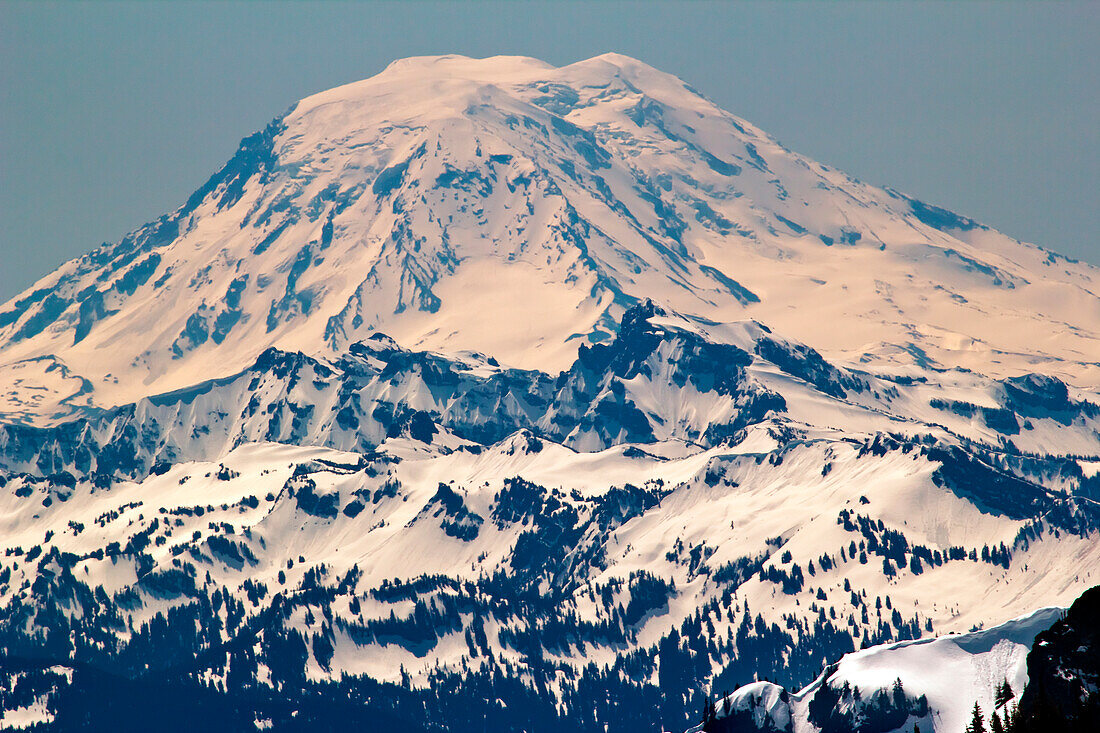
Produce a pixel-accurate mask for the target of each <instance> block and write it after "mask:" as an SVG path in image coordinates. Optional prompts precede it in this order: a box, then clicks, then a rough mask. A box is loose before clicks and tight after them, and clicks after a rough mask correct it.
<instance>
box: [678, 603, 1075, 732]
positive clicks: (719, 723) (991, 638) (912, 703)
mask: <svg viewBox="0 0 1100 733" xmlns="http://www.w3.org/2000/svg"><path fill="white" fill-rule="evenodd" d="M1064 612H1065V610H1064V609H1063V608H1044V609H1042V610H1039V611H1035V612H1033V613H1030V614H1028V615H1026V616H1022V617H1020V618H1017V619H1013V620H1011V621H1006V622H1005V623H1003V624H1000V625H998V626H995V627H993V628H990V629H986V630H983V631H975V632H970V633H965V634H951V635H947V636H941V637H935V638H931V639H923V640H920V641H904V642H900V643H896V644H884V645H881V646H875V647H871V648H868V649H863V650H861V651H858V652H853V653H851V654H847V655H845V656H844V657H843V658H842V659H841V660H840V661H839V662H838V663H837V664H833V665H831V666H830V667H828V669H826V670H825V672H824V673H822V675H821V676H820V677H819V678H818V679H817V680H815V681H814V682H813V683H812V684H810V685H808V686H807V687H806V688H804V689H803V690H801V691H799V692H798V693H795V694H791V693H788V692H787V691H786V690H784V689H783V688H782V687H779V686H778V685H774V684H772V683H769V682H756V683H753V684H750V685H746V686H744V687H742V688H740V689H738V690H737V691H735V692H733V693H732V694H730V695H729V696H727V697H724V698H722V699H721V700H719V701H718V702H717V703H716V704H715V722H714V723H712V724H711V725H710V726H709V728H708V730H710V731H715V732H717V731H725V730H743V731H748V730H785V731H789V733H818V732H819V731H821V730H823V729H826V730H835V729H838V726H844V725H846V726H847V727H848V728H849V729H851V730H857V729H858V730H860V731H864V732H865V733H872V732H873V733H893V731H911V730H913V727H914V726H919V727H920V729H921V730H925V731H934V732H935V733H963V731H964V730H965V729H966V727H967V726H968V725H969V723H970V716H971V711H972V709H973V706H974V703H977V704H978V705H979V707H980V708H981V709H982V710H983V711H984V714H985V715H986V716H987V717H988V716H989V715H991V714H992V713H993V712H994V711H997V713H998V715H999V717H1001V718H1002V719H1003V717H1004V713H1005V710H1004V706H1000V707H998V706H997V705H996V701H995V700H994V691H995V690H996V689H997V688H998V687H999V686H1000V685H1002V684H1003V683H1004V682H1005V681H1007V682H1008V684H1009V686H1010V687H1011V688H1012V690H1013V691H1014V692H1015V695H1016V696H1017V700H1018V696H1019V695H1020V693H1021V692H1022V691H1023V690H1024V687H1025V686H1026V685H1027V682H1028V674H1027V664H1026V661H1027V653H1028V651H1030V649H1031V646H1032V643H1033V642H1034V640H1035V637H1036V635H1037V634H1039V633H1040V632H1042V631H1044V630H1046V629H1048V628H1050V626H1051V625H1052V624H1053V623H1054V622H1055V621H1057V620H1058V619H1059V618H1060V617H1061V616H1062V615H1063V614H1064ZM899 684H900V689H899V687H898V685H899ZM899 692H900V693H901V694H900V695H899ZM727 700H728V702H727ZM750 720H751V723H750V722H749V721H750ZM734 721H738V722H740V724H741V725H742V726H744V727H741V728H737V727H736V725H737V723H735V722H734ZM769 725H771V726H773V727H772V728H769V727H768V726H769ZM696 730H702V729H701V728H699V729H696Z"/></svg>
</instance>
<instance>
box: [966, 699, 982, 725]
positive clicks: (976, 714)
mask: <svg viewBox="0 0 1100 733" xmlns="http://www.w3.org/2000/svg"><path fill="white" fill-rule="evenodd" d="M966 733H986V730H985V720H984V719H983V718H982V709H981V708H980V707H978V701H977V700H975V701H974V710H973V711H972V712H971V717H970V725H968V726H966Z"/></svg>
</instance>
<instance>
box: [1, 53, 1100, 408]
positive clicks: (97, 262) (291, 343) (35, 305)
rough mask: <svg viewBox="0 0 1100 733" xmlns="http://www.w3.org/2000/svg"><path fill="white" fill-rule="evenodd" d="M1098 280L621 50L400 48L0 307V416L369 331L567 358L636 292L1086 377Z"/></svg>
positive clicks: (876, 352)
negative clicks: (585, 54)
mask: <svg viewBox="0 0 1100 733" xmlns="http://www.w3.org/2000/svg"><path fill="white" fill-rule="evenodd" d="M518 292H522V293H524V297H523V298H521V299H517V298H516V297H515V294H516V293H518ZM1098 293H1100V273H1098V272H1097V270H1096V268H1094V267H1091V266H1088V265H1085V264H1083V263H1078V262H1073V261H1069V260H1066V259H1065V258H1062V257H1059V256H1057V255H1055V254H1053V253H1050V252H1046V251H1043V250H1041V249H1038V248H1036V247H1033V246H1031V245H1025V244H1021V243H1019V242H1016V241H1014V240H1011V239H1009V238H1008V237H1005V236H1003V235H1000V234H998V233H996V232H994V231H992V230H990V229H988V228H986V227H984V226H981V225H979V224H977V223H975V222H973V221H970V220H968V219H965V218H963V217H959V216H956V215H954V214H951V213H949V212H946V211H943V210H941V209H938V208H936V207H934V206H930V205H927V204H923V203H921V202H918V201H915V200H913V199H911V198H908V197H906V196H904V195H902V194H900V193H897V192H895V191H890V190H883V189H878V188H874V187H871V186H868V185H865V184H862V183H859V182H857V181H855V180H852V179H851V178H849V177H848V176H845V175H844V174H842V173H840V172H838V171H835V170H832V169H830V168H827V167H825V166H822V165H820V164H818V163H815V162H813V161H811V160H808V159H806V158H804V157H802V156H799V155H797V154H795V153H792V152H790V151H788V150H787V149H785V148H784V147H782V146H781V145H780V144H779V143H778V142H777V141H775V140H774V139H773V138H771V137H769V136H768V135H767V134H766V133H764V132H762V131H760V130H758V129H757V128H755V127H753V126H752V125H751V124H749V123H747V122H745V121H743V120H740V119H738V118H736V117H734V116H732V115H730V114H729V113H727V112H725V111H724V110H722V109H720V108H718V107H716V106H715V105H714V104H713V103H711V102H710V101H709V100H707V99H706V98H704V97H702V96H701V95H700V94H698V93H697V92H695V91H694V90H692V89H691V88H690V87H688V86H687V85H685V84H684V83H683V82H681V81H680V80H678V79H676V78H675V77H672V76H669V75H667V74H664V73H661V72H659V71H657V70H655V69H652V68H650V67H648V66H646V65H645V64H643V63H641V62H638V61H635V60H633V59H629V58H626V57H623V56H618V55H613V54H609V55H605V56H599V57H596V58H593V59H589V60H587V61H583V62H580V63H576V64H572V65H570V66H566V67H562V68H553V67H550V66H548V65H546V64H544V63H542V62H539V61H536V60H534V59H526V58H514V57H497V58H491V59H484V60H475V59H468V58H463V57H455V56H444V57H425V58H413V59H405V60H402V61H397V62H394V63H393V64H392V65H391V66H390V67H389V68H387V69H386V70H385V71H384V72H383V73H381V74H379V75H378V76H375V77H372V78H371V79H367V80H365V81H362V82H358V83H355V84H350V85H347V86H343V87H339V88H336V89H332V90H329V91H327V92H322V93H321V94H317V95H315V96H312V97H309V98H307V99H304V100H302V101H301V102H299V103H297V104H295V105H294V106H293V107H292V108H291V109H290V110H288V111H287V112H286V113H285V114H284V115H282V116H280V117H279V118H277V119H276V120H275V121H273V122H272V123H271V124H270V125H268V126H267V127H266V128H265V129H264V130H262V131H261V132H258V133H256V134H255V135H252V136H250V137H248V138H245V140H244V141H242V143H241V146H240V148H239V150H238V151H237V153H236V154H235V155H234V156H233V158H232V159H230V161H229V162H228V163H227V164H226V165H225V166H224V167H223V168H222V169H221V170H220V171H219V172H218V173H216V174H215V175H214V176H213V177H212V178H211V179H210V180H209V181H208V182H207V183H206V185H204V186H203V187H201V188H200V189H198V190H197V191H196V192H195V193H194V194H193V195H192V196H191V197H190V198H189V199H188V201H187V202H186V203H185V204H184V205H183V206H181V207H180V208H179V209H177V210H176V211H175V212H172V213H171V214H168V215H166V216H164V217H162V218H160V219H158V220H157V221H155V222H153V223H151V224H148V225H146V226H145V227H142V228H140V229H138V230H136V231H134V232H132V233H131V234H129V235H127V236H126V237H125V238H123V239H122V240H121V241H120V242H118V243H117V244H113V245H104V246H103V247H101V248H99V249H97V250H95V251H94V252H91V253H89V254H88V255H85V256H84V257H81V258H79V259H76V260H73V261H71V262H69V263H67V264H65V265H64V266H62V267H61V268H59V269H58V270H57V271H56V272H54V273H52V274H50V275H48V276H47V277H45V278H43V279H42V280H40V281H39V282H38V283H36V284H35V285H34V286H33V287H32V288H30V289H29V290H28V291H27V292H25V293H23V294H21V295H20V296H18V297H16V298H15V299H13V300H12V301H10V302H9V303H7V304H5V305H4V306H2V307H0V349H2V354H3V356H2V362H3V364H2V366H0V379H2V380H3V384H4V385H5V387H4V389H3V392H4V397H3V403H2V404H0V408H2V409H3V410H4V411H5V412H6V413H7V414H8V415H9V416H11V418H13V419H14V418H18V419H21V420H24V421H34V422H40V421H41V420H42V419H43V418H48V417H49V416H56V415H58V414H67V413H68V412H70V410H71V409H72V408H73V407H75V406H77V405H85V404H96V405H99V406H111V405H117V404H122V403H126V402H130V401H134V400H137V399H139V398H141V397H143V396H148V395H152V394H156V393H158V392H163V391H168V390H173V389H179V388H182V387H186V386H188V385H190V384H193V383H195V382H197V381H199V380H201V379H204V378H209V377H220V376H225V375H227V374H231V373H233V372H235V371H238V370H240V369H243V368H245V367H246V366H247V365H248V364H250V363H251V362H252V361H253V360H254V359H255V358H256V357H257V356H258V355H259V354H260V353H261V352H263V351H264V350H265V349H266V348H268V347H271V346H275V347H278V348H281V349H283V350H291V351H294V350H301V351H304V352H306V353H310V354H321V353H327V354H330V355H339V354H341V353H343V351H344V350H346V348H347V346H348V345H349V344H350V343H353V342H356V341H360V340H363V339H365V338H367V337H369V335H370V334H371V333H373V332H374V331H375V330H381V331H383V332H385V333H387V334H389V335H390V336H392V337H393V338H394V339H396V340H397V342H398V343H400V344H402V345H404V346H406V347H410V348H429V349H436V350H439V349H443V350H448V351H454V350H461V349H469V350H477V351H481V352H484V353H487V354H490V355H492V356H493V357H495V358H496V359H497V360H499V361H500V362H501V363H504V364H509V365H513V366H518V367H523V368H539V369H544V370H554V369H558V368H562V367H565V366H567V365H568V364H569V363H570V362H571V361H572V359H573V356H574V354H575V351H576V343H575V342H578V341H579V342H581V343H585V342H588V343H596V342H599V341H601V340H605V339H607V338H608V337H609V336H610V335H611V334H612V332H613V331H614V327H615V324H616V323H617V321H618V320H619V318H620V317H621V315H622V313H623V311H624V310H625V309H626V308H627V307H629V306H630V305H632V304H635V303H637V302H638V301H639V300H641V299H643V298H646V297H648V298H652V299H653V300H655V301H656V302H658V303H659V304H661V305H663V306H665V307H668V308H671V309H672V310H675V311H677V312H679V313H683V314H685V315H687V316H695V317H701V318H705V319H710V320H713V321H719V322H729V321H734V320H743V319H746V318H753V319H756V320H758V321H761V322H763V323H766V324H768V325H769V326H770V327H772V328H775V329H776V330H778V331H779V332H781V333H783V334H785V335H786V336H788V337H791V338H795V339H797V340H799V341H802V342H805V343H807V344H809V345H810V346H812V347H814V348H816V349H818V350H819V351H821V352H822V353H823V354H825V355H826V356H827V357H828V358H831V359H834V360H838V361H842V362H848V363H853V364H854V363H861V364H865V365H867V366H868V367H873V368H876V369H880V370H886V369H890V370H893V371H900V372H906V373H908V372H910V371H912V367H913V366H914V365H917V366H920V367H927V366H932V367H936V366H942V367H956V366H961V367H966V368H969V369H973V370H975V371H979V372H982V373H984V374H988V375H990V376H997V377H1005V376H1016V375H1018V374H1020V373H1024V372H1033V371H1041V372H1043V373H1047V374H1051V375H1053V376H1058V377H1059V378H1062V379H1063V380H1065V381H1067V382H1069V383H1071V384H1074V385H1076V386H1087V387H1095V386H1097V385H1100V367H1097V365H1096V362H1097V361H1098V360H1100V349H1098V348H1097V343H1098V338H1100V327H1098V325H1097V324H1098V323H1100V298H1098V297H1097V295H1098ZM135 334H141V337H140V338H135V337H134V335H135Z"/></svg>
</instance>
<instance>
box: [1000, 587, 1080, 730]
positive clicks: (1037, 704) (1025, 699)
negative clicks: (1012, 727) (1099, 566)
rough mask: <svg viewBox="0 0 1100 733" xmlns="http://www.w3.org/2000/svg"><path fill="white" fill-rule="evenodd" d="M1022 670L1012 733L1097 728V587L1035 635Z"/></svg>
mask: <svg viewBox="0 0 1100 733" xmlns="http://www.w3.org/2000/svg"><path fill="white" fill-rule="evenodd" d="M1027 674H1028V683H1027V688H1026V689H1025V690H1024V694H1023V695H1022V696H1021V697H1020V707H1019V721H1018V723H1017V726H1018V727H1017V728H1016V731H1017V733H1032V731H1034V732H1035V733H1039V731H1047V732H1049V733H1086V732H1087V731H1097V730H1100V586H1096V587H1094V588H1090V589H1089V590H1087V591H1085V593H1084V594H1083V595H1082V596H1081V597H1080V598H1078V599H1077V600H1076V601H1074V603H1073V605H1072V606H1070V609H1069V612H1068V613H1067V614H1066V615H1065V618H1063V619H1061V620H1060V621H1058V622H1056V623H1055V624H1054V625H1053V626H1051V627H1050V628H1049V629H1048V630H1046V631H1044V632H1042V633H1041V634H1039V636H1038V637H1036V639H1035V646H1034V647H1032V649H1031V653H1030V654H1028V656H1027Z"/></svg>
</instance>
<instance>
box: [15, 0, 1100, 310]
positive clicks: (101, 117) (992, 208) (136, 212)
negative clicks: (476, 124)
mask: <svg viewBox="0 0 1100 733" xmlns="http://www.w3.org/2000/svg"><path fill="white" fill-rule="evenodd" d="M1097 38H1100V3H1094V2H1082V3H1012V2H997V3H984V2H964V3H946V2H926V3H903V2H890V3H885V2H883V3H864V2H860V3H835V2H833V3H824V2H822V3H815V2H789V3H764V2H754V3H712V2H704V1H696V2H688V3H671V2H666V3H662V2H635V3H621V2H599V3H569V2H551V3H538V2H492V3H490V2H484V3H435V2H402V3H389V2H372V3H346V2H344V3H293V2H281V3H273V4H261V3H257V2H252V3H233V2H217V3H203V2H187V3H168V2H158V3H56V4H55V3H42V2H35V3H31V2H9V1H7V0H0V90H2V92H3V100H4V101H3V104H0V182H2V185H0V300H2V299H7V298H8V297H11V296H13V295H14V294H15V293H16V292H18V291H19V290H21V289H22V288H24V287H26V286H28V285H30V284H31V283H32V282H33V281H34V280H36V279H37V278H38V277H40V276H41V275H43V274H45V273H46V272H48V271H49V270H50V269H52V268H53V267H56V266H57V265H58V264H60V263H61V262H63V261H64V260H66V259H68V258H70V257H74V256H77V255H79V254H81V253H83V252H85V251H87V250H89V249H91V248H93V247H95V246H96V245H98V244H99V243H101V242H103V241H115V240H118V239H119V238H120V237H121V236H122V235H123V234H125V233H126V232H127V231H128V230H130V229H132V228H134V227H136V226H139V225H140V224H142V223H144V222H146V221H148V220H150V219H153V218H155V217H157V216H158V215H160V214H162V213H164V212H167V211H170V210H171V209H174V208H175V207H176V206H178V205H179V204H180V203H182V202H183V201H184V200H185V199H186V197H187V195H188V194H189V193H190V192H191V191H192V190H194V189H195V188H197V187H198V186H200V185H201V184H202V183H203V182H204V181H205V180H206V178H207V177H208V176H209V175H210V174H211V173H213V172H214V170H216V169H217V168H218V167H219V166H220V165H221V164H222V163H223V162H224V161H225V160H226V159H227V158H228V157H229V156H230V155H231V154H232V153H233V151H234V150H235V149H236V145H237V142H238V141H239V140H240V139H241V138H242V137H244V136H245V135H247V134H248V133H250V132H252V131H254V130H257V129H259V128H261V127H262V126H263V125H264V124H265V123H266V122H267V121H268V120H270V119H271V118H272V117H274V116H275V115H277V114H279V113H280V112H282V111H283V110H285V109H286V108H287V107H289V106H290V105H291V104H292V103H293V102H294V101H295V100H297V99H299V98H301V97H303V96H306V95H308V94H311V93H313V92H316V91H320V90H322V89H326V88H329V87H332V86H336V85H338V84H342V83H346V82H349V81H354V80H356V79H361V78H365V77H368V76H371V75H372V74H375V73H377V72H378V71H380V70H381V69H382V68H384V67H385V66H386V64H388V63H389V62H390V61H392V60H393V59H395V58H400V57H404V56H412V55H420V54H436V53H461V54H466V55H470V56H489V55H494V54H500V53H507V54H522V55H528V56H535V57H538V58H541V59H544V60H546V61H549V62H551V63H554V64H559V65H560V64H565V63H570V62H572V61H576V60H579V59H582V58H587V57H590V56H593V55H596V54H598V53H602V52H605V51H617V52H620V53H624V54H627V55H630V56H634V57H636V58H639V59H641V60H643V61H646V62H647V63H650V64H652V65H654V66H656V67H658V68H661V69H663V70H665V71H669V72H672V73H674V74H677V75H678V76H680V77H681V78H683V79H684V80H685V81H687V82H688V83H690V84H691V85H692V86H694V87H696V88H697V89H699V90H701V91H702V92H703V93H705V94H706V95H707V96H709V97H710V98H712V99H714V100H715V101H716V102H718V103H719V104H721V105H722V106H724V107H725V108H727V109H729V110H730V111H731V112H733V113H734V114H737V115H739V116H741V117H744V118H746V119H748V120H750V121H752V122H754V123H755V124H757V125H759V126H760V127H762V128H763V129H765V130H767V131H769V132H770V133H772V134H773V135H775V136H776V137H778V138H779V139H780V140H781V141H782V142H783V143H784V144H786V145H787V146H788V147H790V148H792V149H794V150H797V151H799V152H801V153H804V154H806V155H809V156H811V157H813V158H816V159H817V160H820V161H822V162H824V163H828V164H830V165H833V166H836V167H838V168H840V169H842V170H845V171H847V172H848V173H850V174H852V175H854V176H856V177H857V178H860V179H862V180H864V181H867V182H869V183H875V184H881V185H890V186H893V187H895V188H897V189H899V190H902V191H904V192H906V193H909V194H912V195H915V196H917V197H919V198H922V199H924V200H926V201H929V202H931V203H935V204H937V205H941V206H944V207H947V208H949V209H952V210H955V211H957V212H959V213H962V214H965V215H967V216H971V217H973V218H976V219H978V220H980V221H982V222H984V223H986V224H989V225H991V226H993V227H995V228H997V229H1000V230H1001V231H1004V232H1006V233H1008V234H1010V235H1012V236H1015V237H1018V238H1021V239H1025V240H1028V241H1033V242H1035V243H1037V244H1041V245H1043V246H1045V247H1048V248H1050V249H1054V250H1056V251H1059V252H1062V253H1064V254H1067V255H1070V256H1074V257H1079V258H1081V259H1086V260H1089V261H1091V262H1094V263H1097V264H1100V206H1098V202H1100V124H1098V123H1097V120H1100V62H1098V61H1097V53H1096V39H1097Z"/></svg>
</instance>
